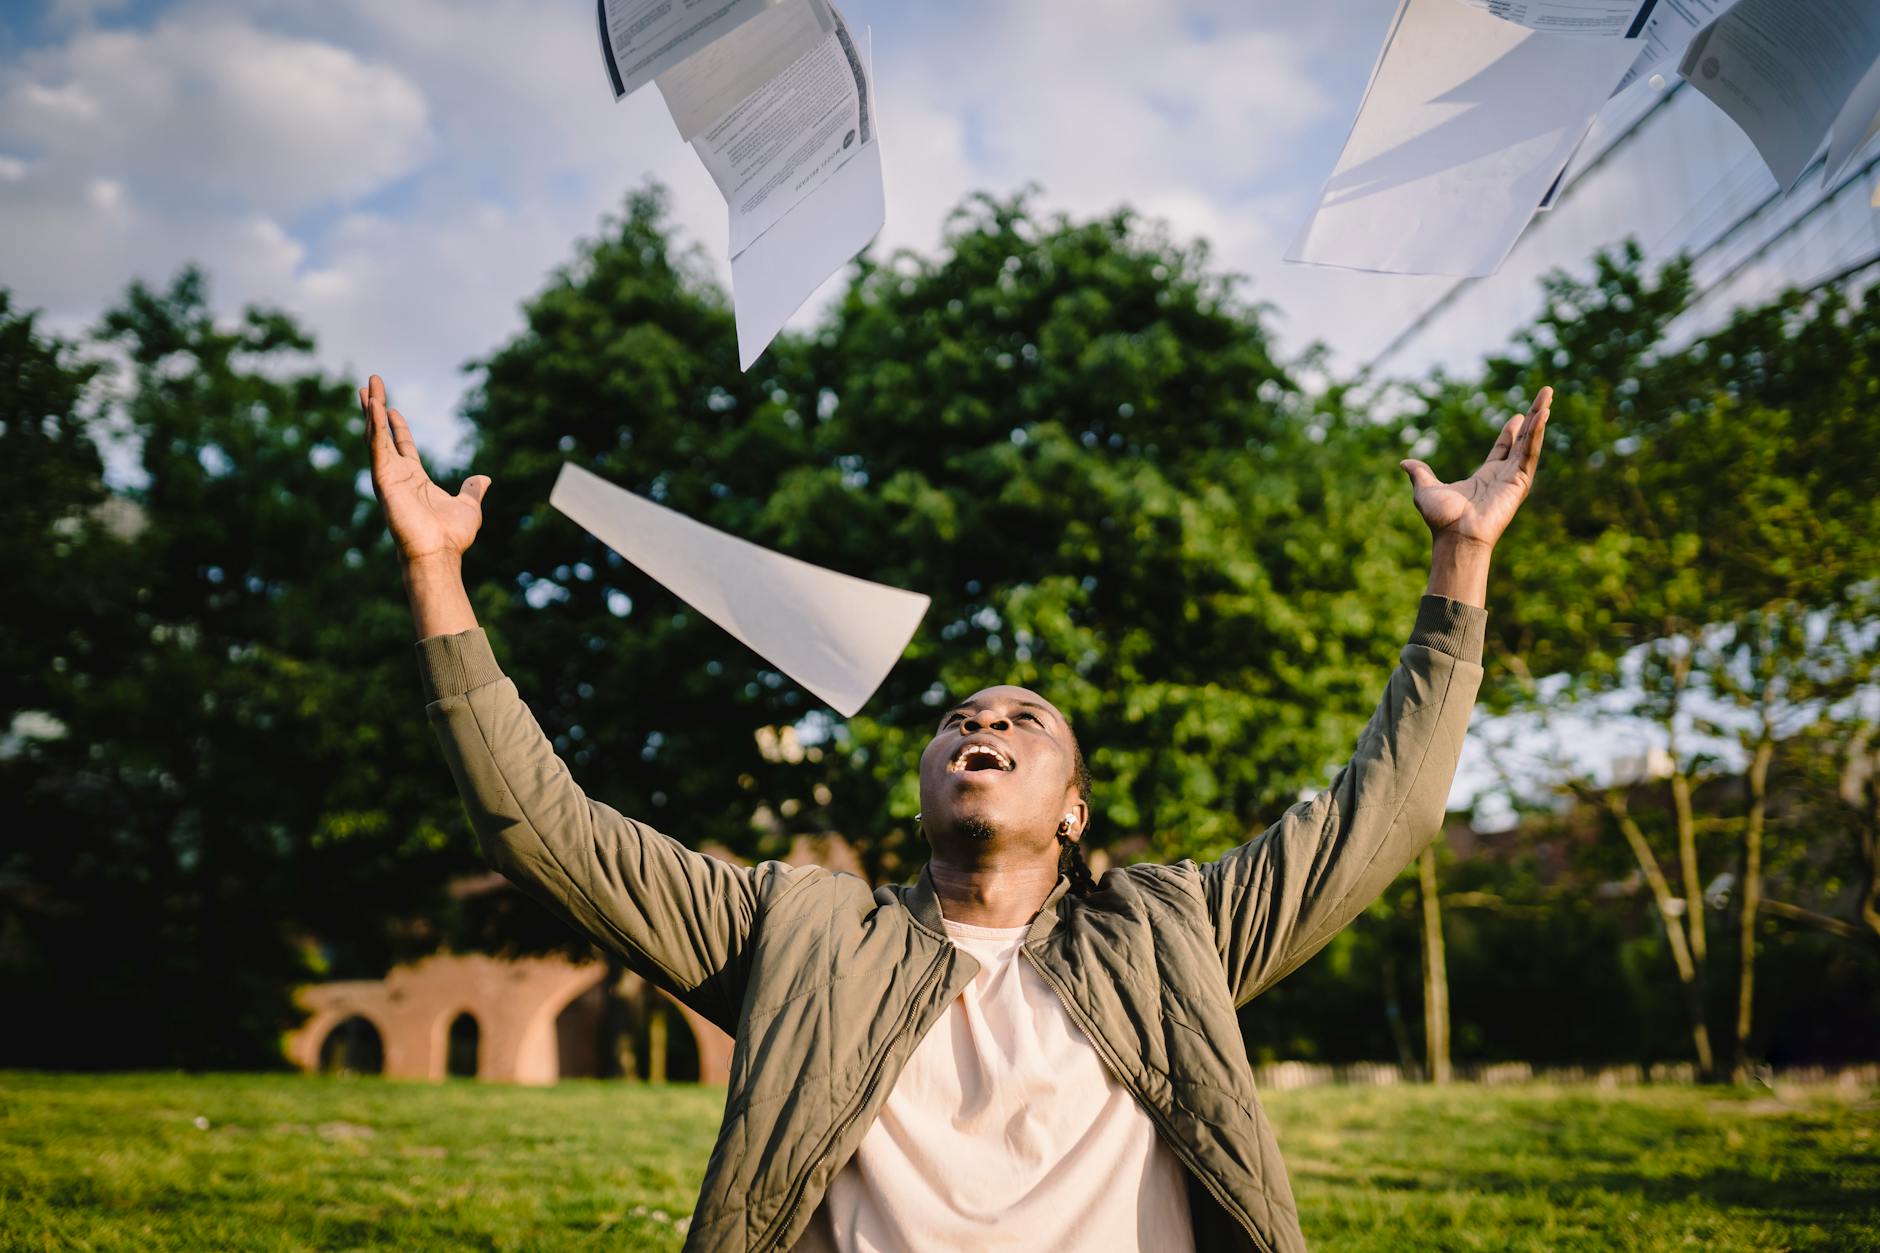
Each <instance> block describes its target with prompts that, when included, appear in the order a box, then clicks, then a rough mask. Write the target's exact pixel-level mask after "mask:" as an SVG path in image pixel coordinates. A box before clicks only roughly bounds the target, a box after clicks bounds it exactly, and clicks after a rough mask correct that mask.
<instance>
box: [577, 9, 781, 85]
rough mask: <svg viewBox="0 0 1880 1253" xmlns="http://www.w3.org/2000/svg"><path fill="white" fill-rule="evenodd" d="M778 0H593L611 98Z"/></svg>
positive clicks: (678, 60)
mask: <svg viewBox="0 0 1880 1253" xmlns="http://www.w3.org/2000/svg"><path fill="white" fill-rule="evenodd" d="M779 2H780V0H703V2H702V3H699V2H696V0H694V2H691V3H687V2H685V0H682V2H681V3H678V4H674V3H673V0H595V17H596V18H597V20H598V21H599V22H600V28H601V32H600V33H601V58H602V60H603V61H604V62H605V64H606V66H607V78H608V81H609V82H610V83H611V84H612V85H613V89H614V99H616V100H618V99H620V98H621V97H622V96H625V95H628V94H630V93H632V92H634V91H637V90H638V89H639V88H641V87H644V86H645V85H646V84H647V83H650V82H652V81H653V77H654V75H656V74H658V73H659V72H660V71H662V70H665V69H667V68H669V67H671V66H674V65H677V64H679V62H681V61H683V60H685V59H686V58H687V57H689V56H691V55H692V54H693V53H695V52H698V51H699V50H700V49H702V48H704V47H706V46H707V45H708V44H710V43H711V42H712V41H713V40H715V39H721V38H723V37H724V36H725V35H728V34H730V33H731V32H732V31H734V30H736V29H737V28H738V27H740V26H742V25H743V24H744V23H746V22H748V21H750V20H751V19H752V18H754V17H756V16H757V15H758V14H760V13H762V12H763V11H764V10H765V9H767V8H769V7H770V6H771V5H773V4H777V3H779Z"/></svg>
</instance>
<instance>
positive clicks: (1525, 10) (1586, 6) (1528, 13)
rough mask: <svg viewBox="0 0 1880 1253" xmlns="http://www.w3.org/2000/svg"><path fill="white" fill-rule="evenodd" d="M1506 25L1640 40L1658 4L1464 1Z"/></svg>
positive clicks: (1649, 0)
mask: <svg viewBox="0 0 1880 1253" xmlns="http://www.w3.org/2000/svg"><path fill="white" fill-rule="evenodd" d="M1461 2H1462V3H1463V4H1466V5H1468V6H1469V7H1470V8H1472V9H1480V10H1481V11H1482V12H1484V13H1487V14H1489V15H1490V16H1492V17H1498V18H1500V19H1501V20H1502V21H1504V22H1513V23H1514V24H1515V25H1517V26H1522V27H1525V28H1527V29H1528V30H1537V31H1541V32H1543V33H1545V34H1549V35H1580V36H1587V35H1591V36H1595V37H1597V38H1602V39H1636V38H1637V37H1638V35H1639V32H1640V31H1641V30H1643V29H1644V27H1645V22H1646V19H1648V18H1649V17H1651V12H1652V8H1653V6H1655V5H1656V4H1657V3H1658V0H1461Z"/></svg>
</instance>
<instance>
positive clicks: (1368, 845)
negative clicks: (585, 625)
mask: <svg viewBox="0 0 1880 1253" xmlns="http://www.w3.org/2000/svg"><path fill="white" fill-rule="evenodd" d="M1550 399H1551V392H1550V391H1549V390H1548V389H1546V388H1543V389H1542V390H1541V393H1540V395H1539V396H1538V397H1536V398H1535V401H1534V404H1533V407H1532V408H1531V409H1529V411H1528V412H1527V413H1526V414H1522V415H1518V416H1516V417H1513V418H1511V419H1509V421H1508V423H1507V425H1506V426H1505V427H1503V428H1502V431H1501V435H1500V438H1499V439H1497V440H1496V442H1495V445H1494V449H1493V450H1492V451H1491V452H1490V453H1489V456H1488V460H1487V461H1486V462H1484V463H1483V465H1482V468H1481V469H1480V470H1478V471H1477V472H1476V473H1475V474H1474V475H1473V476H1471V477H1470V478H1468V479H1465V480H1462V481H1460V482H1457V483H1441V482H1439V481H1438V480H1437V479H1436V476H1435V475H1434V474H1432V473H1431V472H1430V469H1429V467H1428V466H1426V465H1424V464H1423V463H1422V462H1420V461H1406V462H1404V463H1403V468H1404V470H1405V471H1406V473H1408V474H1409V476H1410V480H1411V483H1412V484H1413V486H1414V488H1415V503H1416V507H1417V508H1418V510H1419V511H1421V513H1422V515H1423V517H1424V519H1425V521H1427V522H1428V524H1429V526H1430V528H1431V530H1432V531H1433V532H1434V535H1435V542H1434V556H1433V559H1432V562H1431V567H1430V578H1429V586H1428V594H1427V595H1426V596H1425V597H1424V599H1423V602H1422V605H1421V607H1420V608H1419V610H1418V613H1417V620H1416V624H1415V627H1414V629H1413V630H1412V632H1411V634H1410V640H1409V643H1408V645H1407V646H1406V647H1405V648H1404V650H1403V654H1402V661H1401V664H1400V665H1399V666H1398V667H1397V670H1396V672H1395V673H1394V674H1393V675H1392V676H1391V679H1390V683H1389V686H1388V687H1387V689H1386V691H1385V694H1384V698H1383V702H1382V704H1381V705H1380V706H1379V707H1378V710H1377V712H1376V714H1375V715H1373V717H1372V719H1371V721H1370V723H1369V725H1368V726H1367V727H1366V728H1365V730H1364V733H1363V734H1362V735H1361V736H1360V737H1359V740H1358V745H1357V749H1356V752H1355V753H1354V755H1353V757H1352V759H1351V761H1350V763H1349V764H1348V765H1346V766H1345V768H1344V769H1343V770H1341V771H1340V772H1339V773H1338V775H1337V777H1336V778H1335V779H1334V780H1333V781H1332V784H1331V786H1330V787H1328V788H1327V789H1326V790H1325V791H1324V792H1322V793H1321V794H1320V795H1319V796H1318V797H1316V798H1315V799H1313V800H1311V801H1308V802H1304V803H1301V804H1299V805H1297V806H1294V807H1293V809H1291V810H1290V811H1288V812H1287V814H1286V815H1285V816H1284V817H1283V818H1281V819H1280V820H1279V821H1278V822H1277V823H1275V824H1274V825H1273V826H1272V827H1270V828H1269V829H1268V830H1267V831H1266V832H1265V833H1263V834H1262V835H1260V836H1259V837H1258V838H1256V839H1254V840H1251V841H1249V842H1248V843H1246V844H1244V845H1242V846H1241V847H1239V848H1237V849H1235V850H1233V851H1232V852H1230V853H1228V854H1227V855H1226V856H1224V857H1222V858H1221V859H1220V860H1218V861H1215V862H1211V863H1209V864H1206V865H1196V864H1195V863H1194V862H1192V861H1185V862H1182V863H1180V864H1178V865H1174V866H1153V865H1142V866H1127V867H1123V868H1121V869H1118V870H1113V871H1111V872H1110V873H1108V874H1106V875H1105V876H1104V877H1103V880H1102V881H1101V882H1100V883H1092V882H1091V881H1090V875H1089V872H1088V871H1087V870H1085V869H1084V868H1083V862H1082V858H1081V855H1080V854H1078V852H1077V842H1078V840H1079V839H1080V838H1081V837H1082V835H1083V832H1084V830H1085V828H1086V826H1087V825H1088V822H1089V818H1090V809H1089V803H1088V796H1087V791H1088V782H1087V778H1086V775H1085V771H1084V766H1083V756H1082V753H1081V752H1080V751H1079V749H1078V745H1077V741H1076V738H1075V736H1074V734H1073V733H1072V730H1071V728H1070V726H1069V724H1068V723H1066V722H1065V720H1064V717H1063V715H1062V714H1060V713H1059V712H1058V711H1057V710H1056V709H1055V708H1054V707H1052V705H1051V704H1050V702H1048V701H1046V700H1045V699H1044V698H1043V697H1041V696H1039V695H1038V694H1036V693H1034V692H1029V691H1026V690H1025V689H1023V688H1015V687H993V688H987V689H986V690H984V691H981V692H977V693H974V694H973V695H972V696H970V697H968V698H967V699H966V700H965V701H963V702H961V703H960V704H959V705H958V706H956V707H955V708H953V709H952V710H950V711H948V712H947V713H946V714H945V716H944V717H942V719H941V720H940V725H939V727H938V729H937V731H936V732H935V734H934V738H933V740H932V741H931V742H930V743H929V744H928V745H927V748H926V750H925V751H924V752H923V753H922V754H921V759H920V796H921V815H922V816H921V819H920V821H921V825H922V828H923V829H924V831H925V833H926V838H927V840H928V842H929V844H930V845H931V847H932V850H933V856H932V860H931V861H930V862H929V863H928V865H927V867H926V869H925V870H923V871H922V872H921V875H920V878H919V879H918V881H917V882H916V883H915V884H914V885H913V886H911V887H889V888H881V889H878V890H870V889H869V888H868V887H867V886H866V885H864V884H863V883H862V882H861V881H860V880H858V879H855V878H853V877H852V876H847V875H837V874H831V873H829V872H828V871H825V870H823V869H821V868H820V867H815V866H802V867H790V866H785V865H781V864H777V863H767V864H765V865H761V866H757V867H754V868H749V869H747V868H742V867H737V866H732V865H730V864H728V863H726V862H722V861H719V860H717V859H715V858H711V857H706V856H703V855H701V854H698V853H695V852H692V851H690V850H688V849H686V848H685V847H684V846H683V845H681V844H679V843H678V842H676V841H674V840H671V839H669V838H667V837H666V836H664V835H661V834H659V833H658V832H656V831H654V830H653V829H652V828H650V827H648V826H645V825H644V824H642V823H639V822H636V821H634V820H632V819H630V818H626V817H623V816H621V815H620V814H618V813H616V812H615V811H614V810H612V809H609V808H608V807H607V806H605V805H602V804H600V803H598V802H596V801H592V800H590V799H588V797H587V796H586V795H585V794H584V793H583V792H582V791H581V789H580V788H579V787H578V786H577V785H576V784H575V782H574V780H573V779H572V778H570V777H569V774H568V770H567V768H566V767H565V766H564V765H563V763H562V762H561V760H560V759H559V758H558V757H556V755H555V753H554V750H553V748H552V747H551V746H550V744H549V742H548V740H547V739H546V738H545V737H544V736H543V734H542V732H541V730H540V729H539V728H538V727H537V725H536V723H535V720H534V718H533V717H532V716H531V715H530V713H529V710H528V708H527V707H526V706H525V705H524V704H523V703H522V700H521V698H520V697H519V696H518V695H517V693H516V689H515V686H514V685H513V684H512V683H510V682H509V680H508V679H506V678H504V677H503V674H502V672H501V671H500V670H499V669H498V668H497V664H496V661H495V659H494V657H493V656H492V655H491V653H490V648H489V643H488V641H487V640H486V639H485V638H484V636H483V633H482V632H481V631H480V630H478V629H477V624H476V618H475V616H474V614H473V613H472V612H471V608H470V601H469V598H468V596H467V595H466V594H465V591H464V585H463V579H462V572H461V567H462V558H463V553H464V551H465V550H466V549H468V548H469V547H470V543H471V541H472V540H473V539H474V538H475V536H476V532H477V527H478V525H479V523H480V522H481V518H482V511H481V506H482V500H483V496H484V493H485V492H486V491H488V489H489V480H488V479H487V478H484V477H482V476H477V477H475V478H472V479H470V480H468V481H467V482H465V484H464V485H463V490H462V491H461V492H460V493H458V494H457V495H455V496H453V495H451V494H450V493H449V492H446V491H444V490H442V489H441V488H439V487H437V486H436V485H435V484H433V483H432V482H431V481H430V479H429V477H428V476H427V475H426V474H425V472H424V468H423V466H422V465H421V464H420V463H419V461H418V454H417V448H416V445H415V444H414V443H413V442H412V439H411V433H410V431H409V429H408V428H407V426H406V424H405V422H404V420H403V418H401V417H400V416H399V414H398V412H397V411H396V410H387V409H386V407H385V390H384V386H383V384H382V383H381V382H380V380H379V379H378V377H377V376H374V377H373V379H372V381H371V384H370V386H369V388H368V389H364V390H362V391H361V392H360V401H361V404H362V406H363V407H364V409H365V413H366V419H367V433H366V436H367V440H368V441H369V443H370V446H371V458H372V479H373V484H374V486H375V488H376V489H377V492H378V496H379V499H380V501H381V502H382V504H383V506H384V509H385V515H386V519H387V522H388V524H389V526H390V527H391V531H392V534H393V536H394V537H395V538H396V540H397V543H398V550H399V554H400V557H401V559H402V560H403V563H404V573H405V585H406V589H407V592H408V594H409V597H410V601H411V611H412V616H413V618H414V620H415V622H416V626H417V633H418V637H419V640H418V653H419V660H420V670H421V674H422V678H423V682H424V687H425V692H426V696H427V698H428V700H429V702H430V703H429V716H430V719H431V723H432V726H433V727H434V729H435V730H436V732H437V736H438V740H439V742H440V743H441V744H442V746H443V749H444V755H445V757H446V758H447V759H448V761H449V763H450V768H451V771H452V773H453V774H454V775H455V777H456V780H457V787H458V790H459V791H460V792H461V793H462V796H463V800H464V804H465V806H466V807H467V808H468V810H469V814H470V820H471V824H472V826H474V827H475V829H476V832H477V835H478V838H479V839H480V840H481V842H482V845H483V849H484V852H485V854H486V855H487V856H488V857H489V859H490V861H491V863H492V864H493V865H495V866H496V867H497V868H498V869H500V870H501V871H502V872H503V873H504V874H505V875H507V876H509V878H511V879H512V880H514V881H515V882H516V883H517V884H519V885H520V886H521V887H523V888H524V889H525V890H526V891H528V892H529V893H531V894H532V895H534V896H536V897H537V898H539V899H540V900H541V901H543V903H545V904H546V905H548V906H549V908H551V909H552V910H554V911H555V912H557V913H558V914H560V915H561V916H562V917H563V918H565V919H567V920H568V921H569V922H570V923H572V924H573V925H574V926H575V927H576V928H578V929H579V930H581V931H582V932H584V933H585V934H587V935H588V936H589V937H591V938H592V939H593V940H594V942H595V943H597V944H600V945H602V946H603V947H605V948H607V949H609V950H610V951H612V952H614V953H617V954H619V955H620V956H621V957H622V958H623V959H624V960H625V961H626V962H627V963H628V964H629V965H631V966H632V967H633V968H634V969H635V970H638V971H640V972H641V973H642V974H644V975H646V976H647V977H648V978H650V979H653V980H654V981H656V982H658V983H659V984H660V985H661V986H663V987H664V988H666V989H667V990H668V991H670V992H671V993H672V994H673V995H675V996H676V997H678V998H679V999H680V1000H682V1001H684V1002H685V1003H686V1004H687V1005H689V1006H691V1007H692V1008H693V1009H695V1010H697V1011H698V1012H699V1013H701V1014H703V1015H704V1016H705V1017H707V1018H709V1019H710V1020H712V1021H713V1022H715V1023H717V1024H719V1025H720V1026H722V1027H723V1028H724V1029H725V1030H726V1031H728V1032H730V1033H731V1034H732V1035H733V1036H734V1037H735V1039H736V1042H737V1044H736V1051H735V1053H734V1054H733V1057H732V1062H731V1076H730V1081H729V1089H728V1091H727V1093H726V1101H725V1118H724V1125H723V1127H722V1128H721V1130H720V1132H719V1136H718V1143H717V1145H716V1147H715V1148H714V1149H713V1151H712V1155H711V1160H710V1163H709V1165H708V1166H707V1168H706V1172H705V1182H704V1186H703V1189H702V1191H701V1195H700V1197H699V1203H698V1208H697V1210H696V1211H695V1212H694V1214H693V1216H692V1222H691V1227H690V1230H689V1234H688V1236H687V1242H686V1244H687V1247H688V1248H694V1249H714V1250H715V1249H730V1250H768V1249H811V1250H826V1249H840V1250H845V1251H846V1250H883V1251H886V1250H900V1249H989V1248H1011V1249H1038V1250H1055V1249H1158V1250H1163V1249H1170V1250H1186V1249H1258V1250H1263V1251H1265V1253H1296V1251H1300V1250H1303V1249H1304V1248H1305V1242H1304V1238H1303V1236H1302V1235H1301V1234H1300V1230H1299V1221H1298V1216H1297V1214H1296V1212H1295V1209H1294V1206H1293V1199H1292V1192H1291V1189H1290V1187H1289V1185H1288V1184H1287V1180H1286V1173H1285V1168H1284V1166H1283V1165H1282V1164H1281V1162H1280V1158H1279V1150H1278V1146H1277V1144H1276V1143H1275V1141H1274V1137H1273V1131H1272V1128H1271V1126H1270V1125H1269V1124H1268V1122H1267V1120H1266V1117H1265V1115H1264V1114H1263V1113H1262V1112H1261V1109H1260V1103H1259V1100H1258V1098H1257V1097H1256V1096H1255V1095H1254V1091H1253V1078H1252V1074H1251V1072H1250V1070H1249V1068H1248V1065H1247V1058H1246V1054H1245V1051H1244V1049H1243V1047H1242V1045H1241V1039H1240V1032H1239V1028H1238V1025H1237V1023H1236V1021H1235V1017H1234V1011H1235V1010H1236V1009H1237V1008H1238V1007H1239V1006H1241V1005H1244V1004H1246V1003H1247V1002H1248V1001H1249V1000H1251V999H1253V997H1255V996H1257V995H1259V993H1260V992H1261V991H1263V990H1264V989H1266V988H1268V987H1271V986H1272V985H1273V984H1274V983H1276V982H1277V981H1278V980H1280V979H1281V978H1283V977H1284V976H1285V975H1286V974H1287V973H1288V972H1290V971H1292V970H1293V969H1295V968H1296V967H1298V966H1299V965H1300V964H1301V963H1303V962H1304V961H1305V960H1306V959H1307V958H1308V957H1310V956H1311V955H1312V954H1313V953H1314V952H1316V951H1318V949H1319V948H1320V947H1322V946H1323V945H1324V944H1325V943H1326V941H1328V940H1329V939H1331V937H1332V936H1333V935H1334V934H1336V933H1337V932H1338V931H1339V930H1340V929H1341V928H1342V927H1344V926H1345V924H1346V923H1348V922H1350V921H1351V920H1352V918H1354V917H1356V916H1357V914H1358V913H1359V912H1360V911H1361V910H1362V909H1363V908H1364V907H1365V906H1366V905H1367V904H1368V903H1370V901H1371V900H1372V899H1373V898H1375V897H1376V896H1377V895H1378V893H1379V892H1381V891H1382V890H1383V889H1384V887H1385V886H1386V885H1387V884H1389V883H1390V881H1391V880H1392V879H1393V878H1395V877H1396V875H1397V873H1398V871H1399V870H1401V869H1402V868H1403V867H1404V866H1405V865H1406V864H1408V863H1409V861H1410V860H1411V859H1412V858H1413V857H1415V856H1416V855H1417V853H1418V852H1419V851H1421V849H1422V848H1423V846H1424V845H1425V844H1426V843H1428V841H1429V839H1430V837H1431V836H1433V835H1434V834H1435V833H1436V831H1437V830H1438V828H1439V826H1440V824H1441V821H1442V816H1443V809H1444V802H1445V799H1446V798H1447V796H1448V793H1449V785H1450V781H1451V779H1452V776H1453V775H1454V773H1455V768H1456V761H1457V758H1458V756H1459V755H1460V753H1461V748H1462V740H1463V735H1464V732H1465V730H1466V728H1467V725H1468V720H1469V712H1470V709H1471V707H1472V705H1473V703H1474V699H1475V692H1476V687H1477V685H1478V684H1479V683H1480V681H1481V676H1482V670H1481V666H1480V657H1481V649H1482V633H1483V625H1484V622H1485V614H1484V610H1483V607H1482V606H1483V603H1484V600H1485V598H1486V594H1487V584H1488V563H1489V555H1490V553H1491V551H1492V550H1493V548H1494V545H1495V542H1496V541H1497V540H1498V539H1499V538H1500V537H1501V534H1502V531H1503V530H1504V529H1505V528H1506V527H1507V525H1508V523H1509V521H1510V520H1511V519H1512V518H1513V517H1514V514H1515V510H1516V509H1517V508H1518V507H1519V506H1520V503H1521V501H1522V499H1523V498H1524V497H1525V496H1526V494H1527V491H1528V489H1529V487H1530V486H1531V485H1532V483H1533V480H1534V473H1535V468H1536V466H1537V465H1538V463H1539V459H1540V452H1541V443H1542V435H1543V432H1544V431H1545V429H1546V425H1547V411H1548V404H1549V402H1550Z"/></svg>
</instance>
